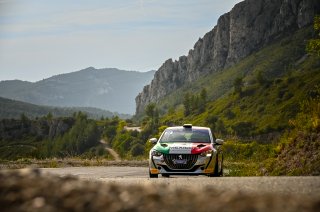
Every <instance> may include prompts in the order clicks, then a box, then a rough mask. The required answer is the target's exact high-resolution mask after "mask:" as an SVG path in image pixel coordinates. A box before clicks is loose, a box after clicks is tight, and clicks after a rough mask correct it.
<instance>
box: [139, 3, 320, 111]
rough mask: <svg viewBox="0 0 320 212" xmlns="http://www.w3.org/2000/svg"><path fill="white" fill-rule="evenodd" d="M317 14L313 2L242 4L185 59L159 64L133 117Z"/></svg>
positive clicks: (309, 21) (302, 25) (301, 24)
mask: <svg viewBox="0 0 320 212" xmlns="http://www.w3.org/2000/svg"><path fill="white" fill-rule="evenodd" d="M319 11H320V2H318V1H315V0H310V1H304V0H292V1H286V0H281V1H273V0H270V1H266V0H245V1H243V2H240V3H238V4H236V5H235V6H234V7H233V9H232V10H231V11H230V12H228V13H225V14H224V15H222V16H221V17H220V18H219V19H218V23H217V25H216V26H215V27H214V28H213V29H212V30H211V31H210V32H208V33H206V34H205V35H204V37H203V38H200V39H199V40H198V41H197V42H196V43H195V45H194V47H193V49H191V50H190V51H189V53H188V55H187V56H181V57H180V58H179V59H178V60H177V61H173V60H172V59H168V60H167V61H165V62H164V63H163V65H162V66H161V67H160V68H159V69H158V70H157V71H156V73H155V77H154V78H153V80H152V81H151V83H150V84H149V85H147V86H145V87H144V88H143V90H142V92H140V93H139V95H138V96H137V97H136V114H137V115H138V116H139V115H141V114H142V113H143V112H144V108H145V107H146V105H148V104H149V103H152V102H155V103H157V102H159V101H160V100H161V99H162V98H163V97H165V96H166V95H169V94H170V93H171V92H172V91H174V90H176V89H178V88H180V87H182V86H183V85H185V84H188V83H191V82H192V81H194V80H197V79H199V78H200V77H201V76H204V75H207V74H209V73H213V72H219V71H223V70H224V69H226V68H228V67H231V66H233V65H234V64H236V63H237V62H239V61H241V60H242V59H244V58H245V57H247V56H249V55H250V54H252V53H254V52H256V51H257V50H259V49H261V48H262V47H264V46H266V45H268V44H269V43H270V42H272V41H273V40H276V39H278V38H281V37H284V36H286V35H288V34H290V33H292V32H294V31H296V30H298V29H300V28H303V27H306V26H308V25H310V24H311V23H312V22H313V17H314V15H315V14H316V13H318V12H319Z"/></svg>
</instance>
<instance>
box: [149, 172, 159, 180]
mask: <svg viewBox="0 0 320 212" xmlns="http://www.w3.org/2000/svg"><path fill="white" fill-rule="evenodd" d="M149 177H150V178H158V174H151V172H150V171H149Z"/></svg>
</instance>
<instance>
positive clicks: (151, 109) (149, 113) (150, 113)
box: [145, 103, 156, 119]
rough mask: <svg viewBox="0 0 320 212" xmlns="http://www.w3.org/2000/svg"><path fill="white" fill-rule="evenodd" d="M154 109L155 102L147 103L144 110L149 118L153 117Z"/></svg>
mask: <svg viewBox="0 0 320 212" xmlns="http://www.w3.org/2000/svg"><path fill="white" fill-rule="evenodd" d="M155 109H156V104H155V103H150V104H148V105H147V107H146V109H145V112H146V114H147V116H149V118H151V119H153V118H154V115H155V114H154V113H155Z"/></svg>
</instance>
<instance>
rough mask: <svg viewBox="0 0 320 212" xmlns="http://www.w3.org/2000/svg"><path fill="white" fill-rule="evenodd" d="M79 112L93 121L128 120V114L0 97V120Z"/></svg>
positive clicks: (57, 115) (64, 115) (62, 115)
mask: <svg viewBox="0 0 320 212" xmlns="http://www.w3.org/2000/svg"><path fill="white" fill-rule="evenodd" d="M79 111H81V112H83V113H86V114H87V115H88V117H89V118H93V119H100V118H101V117H104V118H111V117H114V116H119V117H120V118H123V119H126V118H130V115H128V114H119V113H114V112H110V111H106V110H103V109H99V108H92V107H52V106H40V105H35V104H31V103H26V102H21V101H17V100H12V99H7V98H3V97H0V119H18V118H20V117H21V115H22V114H23V115H25V116H27V117H28V118H32V119H33V118H37V117H42V116H46V115H48V114H49V113H51V115H52V116H53V117H66V116H72V115H73V114H74V113H77V112H79Z"/></svg>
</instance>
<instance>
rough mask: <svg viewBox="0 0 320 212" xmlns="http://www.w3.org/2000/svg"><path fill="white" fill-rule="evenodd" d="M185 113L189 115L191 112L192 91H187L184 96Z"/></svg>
mask: <svg viewBox="0 0 320 212" xmlns="http://www.w3.org/2000/svg"><path fill="white" fill-rule="evenodd" d="M183 106H184V115H186V116H188V115H190V113H191V98H190V93H189V92H188V93H186V94H185V95H184V98H183Z"/></svg>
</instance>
